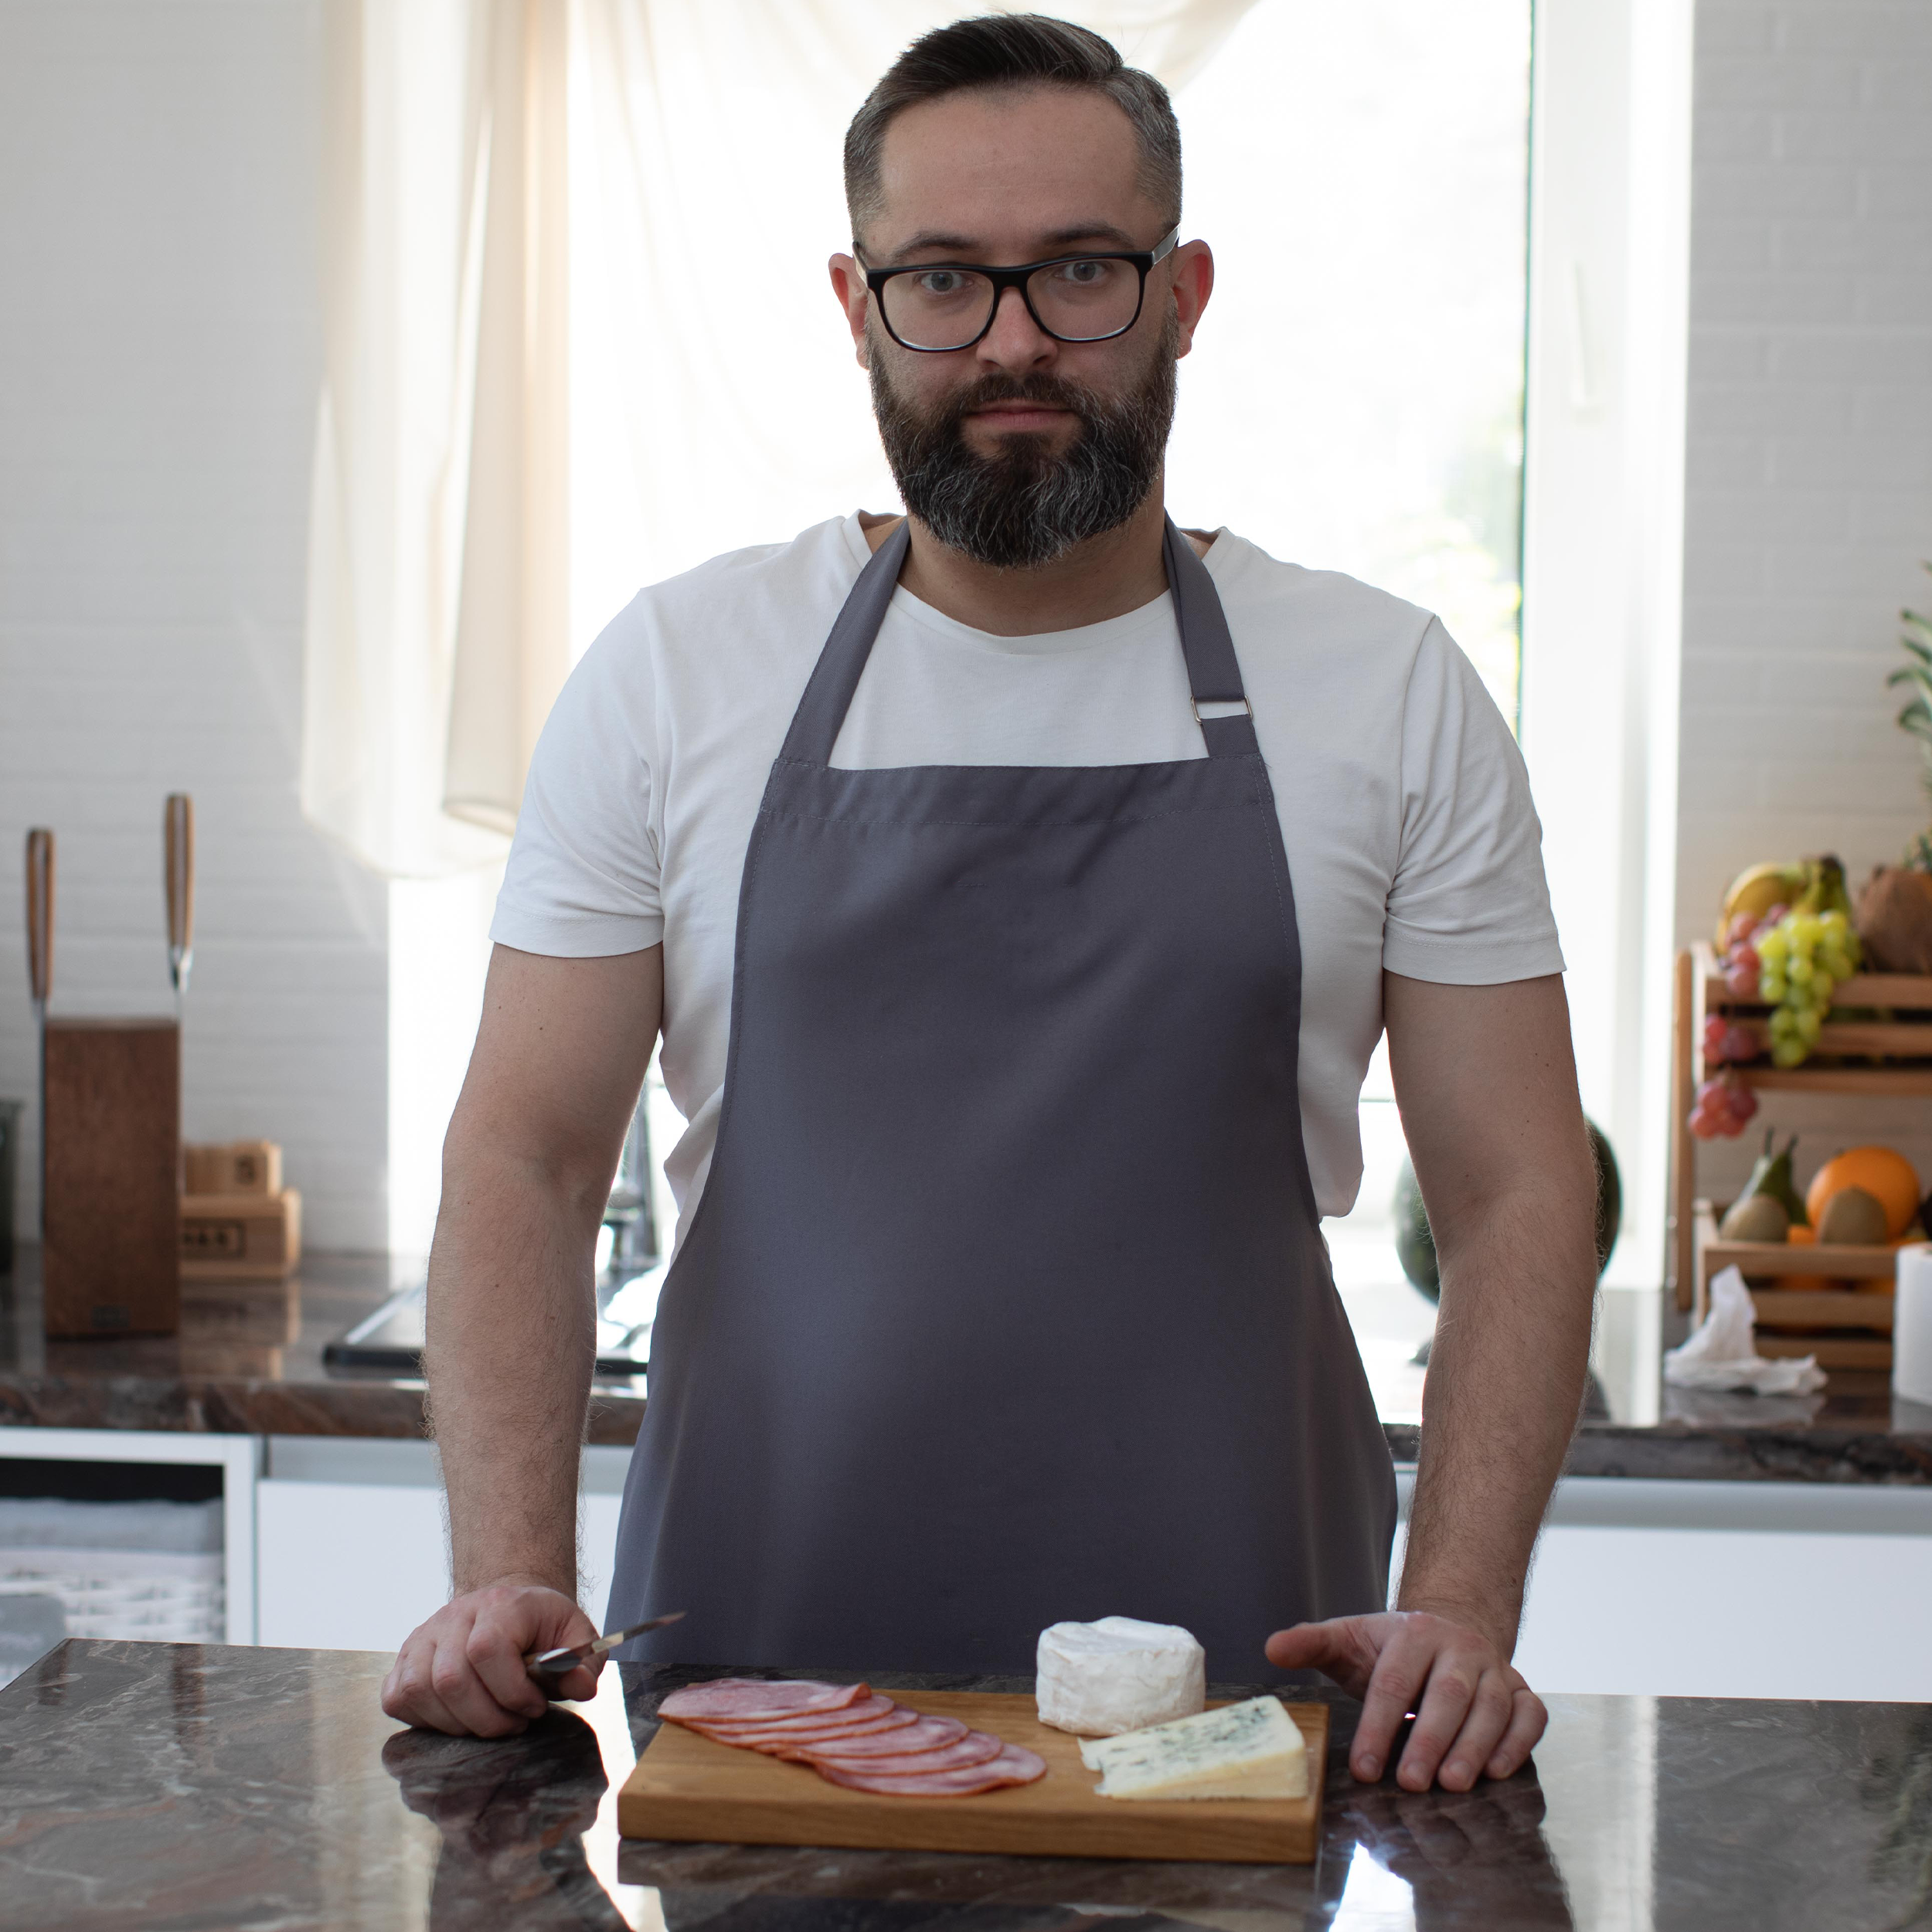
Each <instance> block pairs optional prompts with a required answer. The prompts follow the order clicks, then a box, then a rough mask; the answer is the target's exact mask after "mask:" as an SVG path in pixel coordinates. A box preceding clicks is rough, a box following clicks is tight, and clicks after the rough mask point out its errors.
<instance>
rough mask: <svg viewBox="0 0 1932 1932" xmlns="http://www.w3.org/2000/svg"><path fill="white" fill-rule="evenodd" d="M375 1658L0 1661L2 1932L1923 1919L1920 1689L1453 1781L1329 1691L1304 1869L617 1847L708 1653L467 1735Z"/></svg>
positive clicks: (1234, 1927)
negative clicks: (658, 1732) (1416, 1778)
mask: <svg viewBox="0 0 1932 1932" xmlns="http://www.w3.org/2000/svg"><path fill="white" fill-rule="evenodd" d="M388 1662H389V1660H388V1659H387V1658H385V1657H379V1656H373V1655H366V1654H363V1653H360V1652H347V1651H298V1650H249V1649H233V1648H218V1647H213V1646H208V1647H203V1646H200V1645H158V1644H157V1645H142V1644H124V1643H90V1642H85V1641H78V1640H74V1641H69V1642H68V1643H66V1644H65V1645H63V1646H62V1647H61V1648H60V1649H58V1650H56V1651H52V1652H50V1653H49V1655H47V1656H46V1658H43V1660H42V1661H41V1662H39V1664H38V1665H35V1666H34V1667H33V1668H32V1669H30V1670H29V1672H27V1673H26V1675H24V1676H22V1677H21V1678H19V1679H17V1680H16V1681H15V1682H14V1683H13V1684H12V1685H9V1687H7V1688H6V1689H5V1690H0V1923H5V1925H6V1926H7V1927H9V1928H10V1932H52V1929H53V1928H56V1927H57V1928H60V1932H107V1929H108V1928H114V1929H115V1932H119V1929H120V1928H128V1929H129V1932H131V1929H132V1928H135V1927H139V1928H141V1932H165V1929H166V1928H184V1929H185V1928H188V1927H216V1926H219V1927H264V1928H266V1927H274V1928H277V1932H295V1929H296V1928H303V1927H355V1928H359V1932H389V1928H402V1927H433V1928H435V1929H436V1932H464V1929H466V1928H469V1927H610V1928H616V1927H653V1928H659V1927H661V1928H665V1932H685V1928H696V1927H704V1928H706V1932H792V1929H793V1928H796V1929H797V1932H913V1928H924V1927H935V1928H937V1927H941V1926H943V1927H944V1928H945V1932H1091V1928H1093V1927H1096V1926H1097V1925H1098V1924H1100V1922H1102V1921H1104V1920H1132V1921H1134V1932H1160V1929H1161V1928H1163V1927H1167V1926H1189V1927H1208V1928H1212V1929H1213V1932H1274V1928H1280V1929H1281V1932H1294V1928H1301V1927H1306V1928H1315V1927H1336V1928H1353V1929H1354V1932H1367V1929H1368V1928H1387V1929H1388V1932H1394V1929H1395V1928H1397V1927H1404V1928H1406V1927H1414V1928H1417V1932H1518V1929H1519V1928H1530V1927H1536V1928H1555V1927H1583V1928H1595V1927H1617V1928H1621V1929H1622V1932H1648V1929H1649V1928H1668V1929H1669V1932H1679V1928H1681V1929H1682V1932H1733V1928H1735V1929H1736V1932H1747V1929H1748V1932H1782V1929H1783V1928H1787V1927H1789V1928H1794V1929H1795V1928H1804V1932H1815V1928H1818V1927H1827V1926H1828V1927H1833V1928H1835V1932H1879V1928H1891V1927H1905V1926H1913V1925H1926V1924H1932V1707H1927V1706H1910V1705H1895V1704H1810V1703H1784V1702H1768V1701H1767V1702H1750V1703H1743V1702H1722V1701H1702V1700H1696V1699H1644V1698H1612V1697H1557V1698H1553V1699H1551V1700H1550V1702H1551V1725H1550V1730H1549V1735H1548V1736H1547V1737H1546V1740H1545V1741H1544V1743H1543V1746H1542V1747H1540V1748H1539V1750H1538V1752H1537V1753H1536V1760H1535V1763H1534V1764H1533V1765H1532V1767H1530V1768H1529V1770H1526V1771H1524V1772H1522V1774H1519V1776H1517V1777H1514V1778H1512V1779H1510V1780H1509V1781H1507V1782H1505V1783H1503V1784H1486V1785H1484V1786H1481V1787H1478V1790H1476V1791H1474V1792H1471V1793H1469V1794H1465V1795H1463V1796H1460V1797H1458V1796H1454V1795H1451V1794H1444V1793H1432V1794H1427V1795H1423V1796H1416V1795H1414V1794H1409V1793H1405V1792H1400V1791H1397V1790H1396V1788H1395V1787H1393V1784H1388V1783H1386V1782H1385V1783H1384V1784H1380V1785H1377V1786H1371V1787H1362V1786H1357V1785H1355V1784H1354V1783H1353V1782H1352V1780H1351V1779H1350V1778H1349V1774H1348V1771H1347V1769H1346V1765H1345V1751H1346V1748H1347V1744H1348V1740H1349V1736H1350V1734H1351V1732H1352V1726H1353V1719H1354V1716H1355V1706H1353V1705H1352V1704H1351V1703H1349V1702H1348V1701H1347V1700H1346V1699H1342V1698H1340V1697H1338V1696H1333V1697H1332V1702H1334V1704H1335V1706H1336V1713H1335V1714H1336V1718H1337V1723H1336V1724H1335V1736H1334V1745H1333V1750H1332V1755H1331V1760H1330V1763H1329V1766H1328V1801H1327V1804H1326V1806H1325V1811H1324V1825H1323V1832H1322V1838H1321V1853H1320V1857H1319V1859H1318V1862H1317V1863H1316V1864H1315V1865H1314V1866H1214V1865H1181V1864H1173V1865H1168V1864H1154V1863H1144V1862H1131V1863H1129V1862H1123V1863H1109V1862H1100V1861H1094V1860H1083V1859H1008V1858H972V1857H960V1856H950V1855H943V1854H938V1853H931V1854H927V1853H911V1852H849V1851H823V1852H821V1851H809V1850H806V1851H799V1850H790V1849H779V1848H772V1847H756V1846H730V1845H663V1844H623V1845H620V1843H619V1842H618V1841H617V1838H616V1836H615V1830H614V1821H615V1795H616V1791H617V1787H618V1786H619V1785H621V1784H622V1782H623V1781H624V1777H625V1776H626V1775H627V1774H628V1770H629V1768H630V1766H631V1763H632V1761H633V1760H634V1753H635V1750H637V1749H638V1748H640V1747H641V1745H642V1743H644V1742H645V1740H647V1739H648V1736H649V1735H650V1733H651V1730H653V1728H654V1722H653V1719H652V1717H651V1712H652V1710H653V1709H655V1702H656V1699H657V1697H658V1696H659V1695H660V1694H662V1691H663V1690H665V1689H668V1688H669V1686H670V1685H672V1683H673V1682H681V1681H685V1679H688V1678H689V1677H690V1676H692V1675H700V1674H702V1673H694V1672H670V1671H662V1672H653V1671H651V1670H648V1669H633V1668H628V1667H627V1668H625V1670H624V1672H623V1673H622V1680H623V1681H621V1682H620V1678H619V1673H617V1672H615V1671H610V1672H606V1674H605V1678H604V1683H603V1685H601V1686H600V1692H599V1695H598V1696H597V1699H595V1700H594V1702H591V1703H590V1704H587V1705H583V1706H559V1707H556V1708H555V1709H553V1710H552V1712H551V1713H550V1715H549V1716H548V1717H547V1718H546V1719H545V1720H544V1721H543V1723H541V1724H539V1725H538V1726H536V1727H535V1728H534V1729H532V1730H531V1731H530V1732H529V1733H526V1735H525V1736H522V1737H519V1738H515V1739H511V1740H506V1741H503V1742H499V1743H485V1742H481V1741H479V1740H466V1739H454V1738H443V1737H438V1736H433V1735H430V1734H429V1733H422V1732H413V1731H402V1730H399V1729H398V1728H397V1727H396V1726H395V1725H394V1724H393V1723H390V1722H389V1720H388V1719H386V1718H385V1717H383V1715H382V1713H381V1711H380V1709H379V1708H378V1706H377V1703H376V1692H377V1686H378V1685H379V1683H380V1682H381V1679H382V1676H383V1672H385V1670H386V1668H387V1667H388ZM876 1681H878V1682H882V1683H885V1684H886V1685H897V1686H899V1687H900V1688H906V1687H909V1686H910V1685H911V1684H912V1683H913V1681H914V1680H911V1679H891V1678H883V1679H878V1680H876ZM917 1681H920V1682H924V1683H927V1684H928V1685H931V1684H934V1683H936V1682H939V1681H940V1680H934V1679H923V1680H917ZM944 1681H947V1682H958V1681H959V1680H944ZM985 1687H986V1688H990V1689H1023V1688H1025V1685H1024V1684H1023V1683H1022V1682H988V1684H987V1685H985ZM1232 1688H1234V1687H1230V1689H1232Z"/></svg>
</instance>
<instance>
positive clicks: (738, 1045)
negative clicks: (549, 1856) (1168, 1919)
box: [607, 523, 1396, 1682]
mask: <svg viewBox="0 0 1932 1932" xmlns="http://www.w3.org/2000/svg"><path fill="white" fill-rule="evenodd" d="M905 554H906V526H904V525H903V524H902V525H901V526H900V528H899V529H898V530H897V531H896V532H895V533H894V534H893V536H891V537H890V538H889V539H888V540H887V541H886V543H883V544H882V545H881V546H880V547H879V550H878V552H877V553H876V555H875V556H873V558H872V561H871V562H870V563H869V564H868V565H867V566H866V568H865V569H864V570H862V572H861V573H860V574H859V579H858V581H857V582H856V583H855V584H854V586H853V587H852V593H851V594H850V596H849V597H848V599H847V600H846V603H845V607H844V609H843V610H842V611H841V612H840V614H839V617H838V621H837V623H836V624H834V626H833V627H832V634H831V636H830V637H829V638H828V639H827V641H826V643H825V649H824V651H823V652H822V653H821V655H820V657H819V659H818V665H817V667H816V668H815V670H814V671H813V672H812V675H811V681H810V682H809V683H808V685H807V686H806V688H805V692H804V697H803V698H802V699H801V702H800V703H799V706H798V711H797V713H796V714H795V716H794V717H793V719H792V722H791V730H790V732H789V733H788V734H787V737H786V739H785V742H784V749H783V750H782V751H781V753H780V754H779V756H778V757H777V760H776V762H775V763H774V764H773V766H772V767H771V775H770V779H769V781H767V784H766V787H765V793H764V801H763V803H762V804H761V806H760V810H759V813H758V818H757V824H756V825H755V827H754V828H753V832H752V835H751V840H750V846H749V849H747V854H746V857H745V866H744V875H743V883H742V885H741V886H740V893H739V901H738V929H737V949H736V975H735V978H734V980H733V987H732V997H731V1037H730V1049H729V1054H728V1057H727V1059H726V1069H725V1083H724V1097H723V1109H722V1112H721V1114H720V1116H719V1124H718V1138H717V1145H716V1151H714V1153H713V1156H712V1162H711V1170H710V1174H709V1179H707V1180H706V1183H705V1187H704V1192H703V1195H702V1199H701V1200H700V1202H699V1206H698V1208H697V1210H696V1215H695V1216H694V1218H693V1220H692V1225H691V1226H690V1228H689V1230H688V1232H687V1233H686V1235H685V1240H684V1242H683V1245H682V1248H681V1250H680V1251H679V1256H678V1259H677V1260H676V1262H675V1264H674V1265H673V1266H672V1269H671V1271H670V1274H669V1275H668V1277H667V1279H666V1281H665V1287H664V1292H663V1296H662V1300H661V1301H660V1302H659V1304H658V1315H657V1322H656V1326H655V1330H654V1331H653V1333H652V1335H651V1366H650V1383H649V1388H650V1395H649V1401H648V1405H647V1409H646V1413H645V1420H644V1426H643V1428H642V1430H641V1433H640V1434H639V1436H638V1447H637V1452H636V1454H635V1455H634V1458H632V1461H631V1473H630V1478H629V1481H628V1484H627V1486H626V1488H625V1493H624V1510H623V1515H622V1518H621V1522H620V1526H619V1529H618V1532H617V1563H616V1574H615V1577H614V1580H613V1582H612V1584H611V1598H610V1611H609V1617H608V1621H607V1628H611V1629H616V1628H621V1626H622V1625H624V1624H627V1623H631V1622H635V1621H638V1619H640V1618H641V1617H647V1616H650V1615H653V1614H657V1613H658V1612H660V1611H669V1610H682V1611H687V1612H688V1613H689V1614H688V1615H687V1616H686V1617H685V1621H682V1623H679V1624H675V1625H674V1626H672V1628H669V1629H668V1630H666V1631H662V1632H659V1633H657V1634H654V1635H652V1636H650V1637H648V1638H641V1639H639V1640H638V1641H636V1642H635V1643H634V1644H633V1645H631V1646H630V1647H629V1648H628V1651H627V1653H626V1654H627V1655H628V1656H630V1657H631V1658H634V1659H636V1660H637V1661H640V1662H687V1663H689V1662H706V1663H716V1664H734V1665H735V1664H744V1665H788V1666H792V1667H802V1668H814V1667H824V1668H844V1669H848V1670H855V1671H864V1670H873V1671H886V1670H912V1671H961V1672H967V1671H971V1672H1026V1671H1030V1670H1031V1669H1032V1666H1033V1657H1034V1645H1035V1642H1036V1638H1038V1636H1039V1632H1040V1631H1041V1630H1042V1629H1043V1628H1045V1626H1046V1625H1047V1624H1051V1623H1055V1622H1057V1621H1060V1620H1061V1619H1063V1618H1072V1619H1077V1620H1080V1621H1086V1620H1088V1619H1090V1618H1094V1617H1105V1616H1109V1615H1121V1616H1128V1617H1145V1618H1148V1619H1150V1620H1151V1621H1156V1622H1161V1623H1175V1624H1185V1626H1186V1627H1187V1628H1189V1630H1191V1631H1193V1632H1194V1633H1195V1634H1196V1636H1197V1637H1199V1639H1200V1640H1201V1641H1202V1644H1203V1645H1205V1646H1206V1650H1207V1658H1208V1675H1209V1677H1210V1678H1211V1679H1212V1678H1219V1679H1233V1680H1240V1681H1245V1682H1254V1681H1257V1680H1260V1679H1264V1678H1266V1677H1267V1676H1268V1675H1270V1672H1269V1667H1268V1666H1267V1664H1266V1662H1265V1661H1264V1658H1263V1657H1262V1654H1261V1645H1262V1643H1263V1641H1264V1639H1265V1638H1267V1635H1268V1634H1269V1633H1270V1631H1274V1630H1278V1629H1281V1628H1284V1626H1286V1625H1287V1624H1292V1623H1294V1622H1296V1621H1299V1620H1301V1619H1302V1618H1304V1617H1337V1616H1344V1615H1348V1614H1353V1613H1355V1612H1359V1611H1370V1610H1379V1609H1381V1608H1382V1607H1383V1604H1384V1603H1385V1600H1386V1591H1387V1586H1388V1572H1389V1545H1390V1540H1391V1537H1392V1535H1393V1529H1394V1524H1395V1515H1396V1497H1395V1482H1394V1477H1393V1471H1392V1469H1391V1467H1390V1462H1389V1451H1388V1447H1387V1445H1386V1440H1385V1439H1384V1437H1383V1434H1382V1430H1381V1427H1380V1425H1379V1423H1378V1422H1377V1420H1376V1412H1375V1406H1374V1404H1373V1403H1372V1400H1370V1397H1369V1389H1368V1384H1367V1382H1366V1379H1365V1377H1364V1376H1363V1373H1362V1363H1361V1359H1360V1356H1359V1354H1358V1353H1357V1352H1356V1349H1355V1342H1354V1338H1353V1336H1352V1334H1351V1332H1350V1331H1349V1323H1348V1320H1347V1318H1346V1317H1345V1315H1344V1314H1343V1311H1342V1304H1341V1303H1340V1301H1339V1300H1338V1298H1337V1297H1336V1294H1335V1286H1334V1283H1333V1281H1332V1277H1331V1276H1330V1274H1329V1270H1328V1253H1327V1250H1326V1247H1325V1244H1324V1243H1323V1241H1322V1239H1321V1230H1320V1225H1319V1216H1318V1210H1317V1209H1316V1206H1315V1193H1314V1189H1313V1187H1312V1186H1311V1183H1310V1181H1309V1179H1308V1158H1307V1155H1306V1153H1305V1151H1304V1148H1303V1146H1302V1139H1301V1103H1300V1095H1299V1092H1298V1086H1297V1080H1296V1063H1297V1058H1298V1046H1299V1039H1298V1034H1299V1029H1300V1024H1301V947H1300V945H1299V943H1298V938H1297V935H1296V930H1295V918H1294V895H1293V892H1292V889H1291V886H1290V884H1289V880H1288V868H1287V853H1286V852H1285V850H1284V847H1283V845H1282V842H1281V825H1280V823H1279V821H1278V820H1277V817H1276V815H1275V804H1274V791H1273V789H1272V787H1270V784H1269V782H1268V774H1267V766H1266V765H1265V764H1264V762H1263V760H1262V758H1261V754H1260V749H1259V747H1257V743H1256V740H1255V735H1254V726H1253V720H1252V718H1251V716H1249V715H1246V714H1237V715H1234V716H1218V717H1211V718H1208V719H1202V722H1201V730H1202V736H1203V737H1204V739H1205V740H1206V745H1207V750H1208V756H1207V757H1205V758H1196V759H1184V760H1177V761H1175V762H1174V763H1172V764H1143V765H1111V766H1089V765H1082V766H1074V767H1032V766H1019V767H1015V766H953V765H932V766H915V767H904V768H900V769H892V770H869V771H845V770H835V769H834V768H833V767H832V764H831V762H830V761H831V757H832V747H833V744H834V743H835V740H836V739H837V737H838V730H839V726H840V725H841V724H842V722H843V721H844V719H845V710H846V707H847V706H848V705H849V703H850V702H851V700H852V693H853V692H854V690H855V689H856V688H857V686H858V683H859V676H860V674H861V673H862V672H863V670H864V669H865V666H866V658H867V657H868V655H869V653H870V651H871V649H872V640H873V638H875V637H876V635H877V634H878V630H879V621H880V620H881V618H882V617H883V616H884V614H885V611H886V606H887V604H889V602H890V600H891V598H892V594H893V587H894V586H895V584H896V582H897V580H898V576H899V571H900V565H901V563H903V560H904V557H905ZM1165 555H1166V563H1167V573H1168V583H1169V585H1170V587H1172V592H1173V597H1174V603H1175V611H1176V614H1177V617H1178V619H1179V628H1180V634H1181V644H1182V651H1183V652H1184V653H1185V658H1186V662H1187V670H1188V679H1189V685H1190V686H1191V687H1192V691H1193V694H1194V699H1195V706H1196V715H1197V716H1199V707H1200V706H1202V705H1204V704H1210V703H1213V702H1218V701H1233V702H1240V701H1241V700H1242V689H1241V675H1240V667H1239V665H1237V663H1236V659H1235V655H1234V647H1233V641H1232V640H1231V639H1230V637H1229V634H1228V628H1227V623H1226V619H1225V617H1223V614H1222V611H1221V603H1220V598H1219V595H1218V594H1217V593H1216V590H1215V588H1214V584H1213V580H1212V579H1211V578H1210V577H1209V575H1208V573H1207V570H1206V568H1205V567H1204V566H1203V565H1202V563H1201V561H1200V560H1199V558H1198V557H1197V556H1196V555H1195V553H1194V552H1193V550H1192V549H1191V548H1190V547H1189V544H1188V543H1187V541H1186V539H1185V538H1183V537H1182V536H1181V535H1180V534H1179V532H1178V531H1176V530H1175V528H1174V526H1172V523H1169V524H1168V527H1167V532H1166V537H1165ZM1274 1675H1279V1673H1274Z"/></svg>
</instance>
